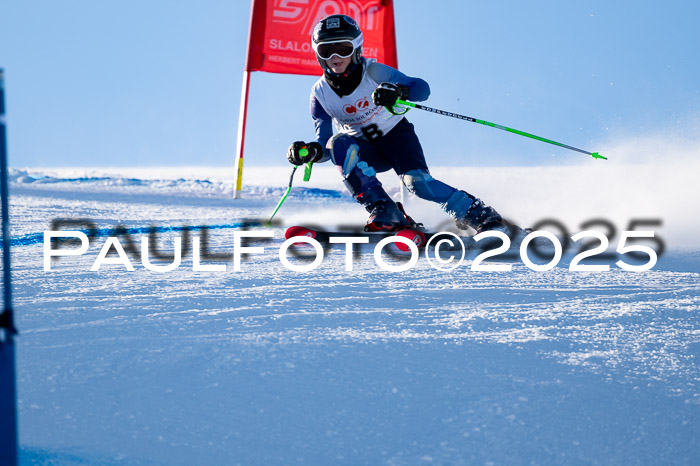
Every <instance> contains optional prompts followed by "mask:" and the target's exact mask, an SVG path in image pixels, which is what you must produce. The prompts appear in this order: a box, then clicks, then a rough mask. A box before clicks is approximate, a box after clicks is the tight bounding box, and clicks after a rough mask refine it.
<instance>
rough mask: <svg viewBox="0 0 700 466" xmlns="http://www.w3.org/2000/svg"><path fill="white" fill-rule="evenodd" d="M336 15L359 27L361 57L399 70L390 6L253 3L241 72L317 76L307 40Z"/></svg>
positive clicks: (332, 0)
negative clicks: (345, 16)
mask: <svg viewBox="0 0 700 466" xmlns="http://www.w3.org/2000/svg"><path fill="white" fill-rule="evenodd" d="M336 14H341V15H347V16H350V17H352V18H353V19H355V21H357V22H358V24H359V26H360V29H362V36H363V40H364V44H363V46H362V54H363V55H364V56H365V57H367V58H376V59H377V60H378V61H379V62H381V63H385V64H387V65H389V66H392V67H394V68H397V67H398V60H397V57H396V30H395V28H394V5H393V3H392V0H253V12H252V16H251V21H250V35H249V38H248V57H247V60H246V70H247V71H267V72H269V73H287V74H308V75H315V76H319V75H321V68H320V66H319V64H318V62H317V61H316V56H315V55H314V51H313V49H312V48H311V34H312V33H313V30H314V27H315V26H316V24H317V23H318V22H319V21H320V20H321V19H322V18H325V17H326V16H329V15H336Z"/></svg>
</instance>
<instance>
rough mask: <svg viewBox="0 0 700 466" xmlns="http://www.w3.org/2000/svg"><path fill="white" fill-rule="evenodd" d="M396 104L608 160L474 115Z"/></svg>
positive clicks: (411, 103) (410, 103) (595, 153)
mask: <svg viewBox="0 0 700 466" xmlns="http://www.w3.org/2000/svg"><path fill="white" fill-rule="evenodd" d="M396 105H405V106H407V107H411V108H417V109H418V110H425V111H427V112H432V113H437V114H438V115H445V116H448V117H452V118H457V119H460V120H467V121H471V122H472V123H479V124H481V125H486V126H491V127H492V128H498V129H502V130H503V131H508V132H510V133H514V134H519V135H521V136H525V137H528V138H532V139H536V140H538V141H542V142H547V143H549V144H554V145H555V146H559V147H563V148H565V149H570V150H575V151H576V152H581V153H583V154H588V155H590V156H591V157H593V158H594V159H603V160H608V158H607V157H603V156H602V155H600V154H599V153H598V152H588V151H585V150H583V149H577V148H576V147H572V146H569V145H566V144H562V143H561V142H557V141H552V140H551V139H547V138H543V137H540V136H535V135H534V134H530V133H526V132H525V131H520V130H517V129H513V128H508V127H507V126H502V125H498V124H496V123H491V122H489V121H484V120H479V119H478V118H472V117H468V116H464V115H460V114H458V113H452V112H446V111H444V110H439V109H437V108H432V107H427V106H425V105H420V104H416V103H414V102H406V101H405V100H401V99H398V100H397V101H396Z"/></svg>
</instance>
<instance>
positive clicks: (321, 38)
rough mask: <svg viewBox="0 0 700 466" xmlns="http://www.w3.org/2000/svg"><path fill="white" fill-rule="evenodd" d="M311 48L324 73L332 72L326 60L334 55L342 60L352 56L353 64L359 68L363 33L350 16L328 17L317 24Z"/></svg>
mask: <svg viewBox="0 0 700 466" xmlns="http://www.w3.org/2000/svg"><path fill="white" fill-rule="evenodd" d="M311 46H312V47H313V49H314V52H316V60H318V63H319V65H321V68H323V70H324V71H328V72H330V69H328V67H327V66H326V60H328V59H329V58H331V57H332V56H333V55H337V56H339V57H340V58H347V57H350V56H351V57H352V63H353V64H354V65H355V66H357V64H358V63H360V59H361V58H362V31H361V30H360V27H359V26H358V25H357V22H356V21H355V20H354V19H352V18H351V17H349V16H345V15H331V16H326V17H325V18H323V19H322V20H321V21H319V22H318V24H316V27H315V28H314V32H313V34H312V35H311ZM353 68H354V66H353Z"/></svg>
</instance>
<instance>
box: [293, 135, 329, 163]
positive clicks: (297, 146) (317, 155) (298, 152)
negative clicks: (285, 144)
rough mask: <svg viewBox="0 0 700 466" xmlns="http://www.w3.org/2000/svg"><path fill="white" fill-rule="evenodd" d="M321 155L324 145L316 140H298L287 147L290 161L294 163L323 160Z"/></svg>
mask: <svg viewBox="0 0 700 466" xmlns="http://www.w3.org/2000/svg"><path fill="white" fill-rule="evenodd" d="M302 153H304V155H302ZM321 157H323V147H321V144H319V143H318V142H316V141H313V142H304V141H296V142H293V143H292V145H291V146H289V149H287V160H289V163H291V164H292V165H303V164H305V163H307V162H311V163H313V162H318V161H319V160H321Z"/></svg>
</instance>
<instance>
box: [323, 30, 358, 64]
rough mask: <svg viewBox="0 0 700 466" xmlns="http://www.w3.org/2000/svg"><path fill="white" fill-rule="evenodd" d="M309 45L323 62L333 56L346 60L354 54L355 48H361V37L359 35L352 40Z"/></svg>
mask: <svg viewBox="0 0 700 466" xmlns="http://www.w3.org/2000/svg"><path fill="white" fill-rule="evenodd" d="M311 45H312V46H313V49H314V52H316V55H318V56H319V58H321V59H323V60H330V58H331V57H332V56H333V55H337V56H338V57H340V58H348V57H349V56H351V55H352V54H353V53H354V52H355V49H356V48H358V47H362V35H359V36H358V37H356V38H355V39H353V40H348V39H342V40H334V41H331V42H321V43H320V44H316V43H313V42H312V44H311Z"/></svg>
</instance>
